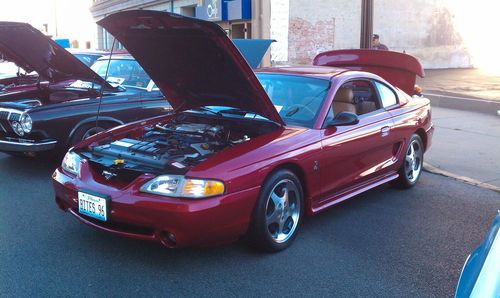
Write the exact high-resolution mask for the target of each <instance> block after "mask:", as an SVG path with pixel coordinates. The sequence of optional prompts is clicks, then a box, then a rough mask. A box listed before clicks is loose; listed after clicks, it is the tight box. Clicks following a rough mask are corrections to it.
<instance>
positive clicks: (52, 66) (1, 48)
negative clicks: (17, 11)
mask: <svg viewBox="0 0 500 298" xmlns="http://www.w3.org/2000/svg"><path fill="white" fill-rule="evenodd" d="M0 54H1V55H3V56H4V58H6V60H9V61H11V62H14V63H15V64H17V65H18V66H19V67H22V68H23V69H24V70H25V71H27V72H32V71H36V72H37V73H38V75H39V76H41V77H42V78H44V79H47V80H49V81H50V82H58V81H62V80H68V79H78V80H88V81H94V82H96V83H98V84H100V85H103V86H105V87H108V88H112V87H111V86H110V85H109V84H108V83H107V82H106V81H105V80H104V79H103V78H101V77H100V76H99V75H97V74H96V73H95V72H94V71H93V70H92V69H90V68H89V67H87V66H86V65H85V64H83V63H82V62H81V61H80V60H78V59H77V58H76V57H75V56H73V55H72V54H71V53H69V52H68V51H66V50H65V49H63V48H62V47H61V46H59V45H58V44H57V43H56V42H54V41H53V40H52V39H50V38H48V37H47V36H45V35H43V34H42V33H41V32H40V31H38V30H36V29H35V28H33V27H32V26H31V25H29V24H26V23H15V22H0Z"/></svg>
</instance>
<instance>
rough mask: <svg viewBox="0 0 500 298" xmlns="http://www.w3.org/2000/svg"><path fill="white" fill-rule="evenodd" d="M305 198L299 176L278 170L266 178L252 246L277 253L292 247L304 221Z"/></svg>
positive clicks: (255, 213) (253, 225)
mask: <svg viewBox="0 0 500 298" xmlns="http://www.w3.org/2000/svg"><path fill="white" fill-rule="evenodd" d="M303 213H304V195H303V191H302V185H301V183H300V180H299V179H298V178H297V176H296V175H295V174H294V173H293V172H291V171H289V170H284V169H283V170H278V171H276V172H275V173H273V174H272V175H271V176H270V177H268V178H267V179H266V181H265V182H264V184H263V187H262V189H261V192H260V194H259V198H258V200H257V203H256V205H255V209H254V211H253V214H252V221H251V223H250V229H249V240H250V243H251V244H252V245H253V246H255V247H257V248H259V249H262V250H265V251H269V252H277V251H280V250H283V249H285V248H287V247H289V246H290V245H291V243H292V242H293V240H294V239H295V237H296V236H297V231H298V228H299V226H300V223H301V221H302V217H303Z"/></svg>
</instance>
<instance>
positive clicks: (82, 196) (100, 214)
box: [78, 192, 108, 221]
mask: <svg viewBox="0 0 500 298" xmlns="http://www.w3.org/2000/svg"><path fill="white" fill-rule="evenodd" d="M78 212H80V213H81V214H84V215H87V216H90V217H93V218H96V219H99V220H102V221H106V220H108V200H107V199H105V198H102V197H99V196H95V195H91V194H88V193H85V192H78Z"/></svg>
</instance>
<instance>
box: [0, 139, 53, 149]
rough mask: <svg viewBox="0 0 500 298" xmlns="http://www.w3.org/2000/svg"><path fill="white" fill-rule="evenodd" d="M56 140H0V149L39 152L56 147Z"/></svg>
mask: <svg viewBox="0 0 500 298" xmlns="http://www.w3.org/2000/svg"><path fill="white" fill-rule="evenodd" d="M56 145H57V141H56V140H44V141H40V142H36V141H27V140H24V141H22V140H19V139H12V140H0V151H11V152H40V151H48V150H52V149H54V148H55V147H56Z"/></svg>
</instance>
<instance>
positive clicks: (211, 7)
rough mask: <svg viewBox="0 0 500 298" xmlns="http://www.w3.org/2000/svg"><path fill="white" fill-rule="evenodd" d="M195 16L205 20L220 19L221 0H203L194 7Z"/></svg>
mask: <svg viewBox="0 0 500 298" xmlns="http://www.w3.org/2000/svg"><path fill="white" fill-rule="evenodd" d="M195 14H196V17H197V18H198V19H202V20H207V21H214V22H216V21H222V0H203V4H202V5H199V6H197V7H196V10H195Z"/></svg>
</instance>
